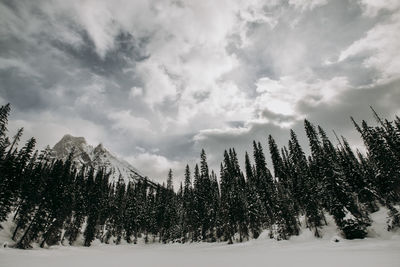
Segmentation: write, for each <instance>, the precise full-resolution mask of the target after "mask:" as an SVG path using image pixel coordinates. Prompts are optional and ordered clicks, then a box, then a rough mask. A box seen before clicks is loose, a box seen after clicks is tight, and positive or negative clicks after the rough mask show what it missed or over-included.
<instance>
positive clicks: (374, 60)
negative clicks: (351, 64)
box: [339, 13, 400, 84]
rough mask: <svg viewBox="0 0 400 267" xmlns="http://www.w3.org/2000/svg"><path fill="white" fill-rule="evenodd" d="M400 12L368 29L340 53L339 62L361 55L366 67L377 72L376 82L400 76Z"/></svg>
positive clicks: (383, 81)
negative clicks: (363, 35) (361, 36)
mask: <svg viewBox="0 0 400 267" xmlns="http://www.w3.org/2000/svg"><path fill="white" fill-rule="evenodd" d="M399 51H400V13H398V14H395V15H393V16H392V17H391V18H390V19H389V20H388V21H386V22H384V23H380V24H378V25H376V26H374V27H373V28H372V29H371V30H369V31H368V32H367V34H366V36H365V37H363V38H361V39H360V40H357V41H355V42H354V43H352V44H351V45H350V46H349V47H347V48H346V49H345V50H343V51H342V52H341V53H340V56H339V62H341V61H344V60H346V59H349V58H352V57H356V56H361V57H363V58H365V59H364V61H363V65H364V67H366V68H374V69H376V70H377V71H378V72H379V74H380V75H379V78H378V80H377V81H376V82H377V83H378V84H381V83H387V82H390V81H393V80H395V79H398V78H400V54H399Z"/></svg>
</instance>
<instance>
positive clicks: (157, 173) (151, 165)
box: [127, 152, 183, 186]
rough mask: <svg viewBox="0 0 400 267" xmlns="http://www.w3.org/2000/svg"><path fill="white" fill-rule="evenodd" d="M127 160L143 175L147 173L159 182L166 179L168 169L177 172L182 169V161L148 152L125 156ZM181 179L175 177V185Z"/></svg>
mask: <svg viewBox="0 0 400 267" xmlns="http://www.w3.org/2000/svg"><path fill="white" fill-rule="evenodd" d="M127 160H128V162H130V163H131V164H132V165H133V166H135V168H137V169H138V170H142V171H143V172H144V174H145V175H148V176H149V177H151V178H152V179H153V180H155V181H157V182H160V183H162V182H165V181H166V180H167V175H168V171H169V169H173V170H174V171H176V172H178V173H180V172H182V170H183V167H182V166H183V163H181V162H178V161H174V160H169V159H167V158H166V157H164V156H161V155H158V154H154V153H150V152H144V153H140V154H138V155H135V156H130V157H128V158H127ZM182 180H183V179H182V177H176V179H175V183H176V184H175V186H176V185H178V184H179V182H180V181H182Z"/></svg>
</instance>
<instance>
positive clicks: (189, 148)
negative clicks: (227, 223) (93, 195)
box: [0, 0, 400, 181]
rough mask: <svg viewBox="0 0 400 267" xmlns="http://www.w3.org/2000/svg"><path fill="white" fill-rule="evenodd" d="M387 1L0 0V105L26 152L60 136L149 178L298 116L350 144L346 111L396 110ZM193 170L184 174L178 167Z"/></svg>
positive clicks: (282, 141) (240, 144)
mask: <svg viewBox="0 0 400 267" xmlns="http://www.w3.org/2000/svg"><path fill="white" fill-rule="evenodd" d="M399 51H400V1H398V0H352V1H351V0H349V1H346V0H285V1H283V0H268V1H260V0H218V1H215V0H202V1H195V0H192V1H190V0H187V1H183V0H143V1H142V0H129V1H128V0H118V1H117V0H113V1H101V0H81V1H73V0H72V1H62V0H60V1H41V0H35V1H31V0H18V1H11V0H0V104H2V105H3V104H5V103H11V106H12V112H11V116H10V123H9V130H10V134H13V133H15V131H16V130H17V129H18V128H19V127H24V129H25V131H24V136H25V138H29V137H31V136H34V137H36V139H37V142H38V148H39V149H41V148H43V147H45V146H46V145H50V146H53V145H54V144H55V143H56V142H57V141H58V140H60V139H61V138H62V136H63V135H64V134H67V133H68V134H72V135H74V136H83V137H85V138H86V140H87V142H88V143H89V144H93V145H97V144H98V143H100V142H101V143H103V145H104V146H105V147H106V148H108V149H109V150H110V151H112V152H113V153H114V154H116V155H118V156H120V157H121V158H123V159H125V160H127V161H128V162H130V163H131V164H132V165H133V166H135V167H136V168H137V169H139V170H141V172H142V173H144V174H146V175H148V176H149V177H150V178H152V179H154V180H156V181H163V180H165V179H166V176H167V172H168V169H169V168H172V169H173V170H174V172H175V176H176V179H177V181H180V180H182V173H183V169H184V167H185V165H186V164H187V163H189V164H190V165H191V167H193V164H194V163H195V162H198V160H199V155H200V151H201V149H202V148H204V149H205V151H206V153H207V156H208V161H209V164H210V167H211V168H212V169H214V170H215V171H216V172H217V173H219V164H220V162H221V161H222V156H223V151H224V149H227V148H230V147H235V148H236V151H237V152H238V155H239V160H240V162H241V163H243V162H244V152H245V151H248V152H249V153H252V141H253V140H257V141H260V142H261V143H262V145H263V146H264V148H265V153H266V154H267V155H269V154H268V151H267V149H266V148H267V137H268V135H269V134H271V135H272V136H273V137H274V138H275V139H276V141H277V143H278V145H279V146H283V145H286V144H287V140H288V137H289V129H291V128H292V129H294V130H295V131H296V133H297V134H298V136H299V139H300V140H301V143H302V144H303V146H304V148H305V147H306V146H307V144H308V143H307V140H306V138H305V134H304V130H303V121H304V119H305V118H307V119H308V120H310V121H312V122H313V123H315V124H319V125H321V126H322V127H323V128H324V129H325V130H326V131H327V132H328V133H329V134H330V136H332V132H331V131H332V130H335V131H336V133H338V135H344V136H345V137H347V138H348V139H349V140H350V142H351V144H352V145H353V147H354V148H357V147H360V148H361V149H362V142H361V141H360V138H359V135H358V133H357V132H356V131H355V129H354V127H353V125H352V123H351V121H350V119H349V118H350V116H353V117H354V118H355V119H356V120H357V121H361V120H362V119H365V120H368V121H370V122H373V118H372V113H371V110H370V108H369V106H373V107H374V109H375V110H376V111H377V112H378V113H379V114H381V115H382V116H384V117H388V118H389V119H393V118H394V116H395V114H397V115H399V114H400V112H399V111H400V105H399V103H400V53H399ZM192 169H193V168H192Z"/></svg>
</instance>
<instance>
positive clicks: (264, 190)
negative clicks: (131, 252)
mask: <svg viewBox="0 0 400 267" xmlns="http://www.w3.org/2000/svg"><path fill="white" fill-rule="evenodd" d="M9 113H10V105H9V104H7V105H5V106H2V107H0V222H4V221H6V220H9V221H12V222H13V225H14V227H13V228H12V237H11V238H12V239H13V240H14V241H15V247H18V248H29V247H31V246H32V244H34V243H35V244H39V245H40V246H41V247H45V246H51V245H55V244H70V245H73V244H77V243H79V242H81V244H83V245H85V246H90V244H91V243H92V242H93V241H94V240H95V239H98V240H100V241H101V242H105V243H116V244H119V243H120V242H121V241H122V240H125V241H126V242H128V243H136V242H137V241H138V238H143V239H144V241H145V242H163V243H167V242H182V243H185V242H196V241H205V242H216V241H224V242H228V243H233V242H242V241H244V240H248V239H250V238H257V237H258V236H259V235H260V234H261V232H262V231H264V230H266V229H267V230H269V235H270V237H271V238H275V239H277V240H283V239H289V238H290V236H293V235H298V234H299V232H300V226H301V225H300V218H301V217H304V218H305V223H306V226H307V228H309V229H310V230H311V231H313V233H314V234H315V236H316V237H321V235H322V232H321V228H322V227H323V226H324V225H325V224H327V222H326V219H325V216H326V214H330V215H332V217H333V218H334V220H335V223H336V225H337V227H338V229H340V231H341V232H342V234H343V236H344V237H345V238H348V239H354V238H364V237H365V236H366V235H367V227H368V226H369V225H370V224H371V219H370V216H369V214H370V213H371V212H374V211H377V210H378V209H379V205H383V206H385V207H387V208H388V210H389V214H388V217H389V221H388V230H393V229H395V228H397V227H399V226H400V213H399V211H398V210H397V209H396V207H395V205H396V204H398V203H399V201H400V118H399V117H397V116H396V119H395V120H394V121H388V120H387V119H381V118H380V117H379V116H378V115H377V114H376V113H375V112H374V115H375V118H376V120H377V122H378V125H377V126H369V125H368V124H367V122H365V121H362V122H361V124H358V123H357V122H355V120H354V119H352V121H353V123H354V126H355V128H356V130H357V131H358V132H359V133H360V135H361V138H362V140H363V141H364V144H365V147H366V151H367V153H366V154H362V153H360V152H359V151H357V152H354V151H353V150H352V149H351V147H350V145H349V143H348V142H347V140H346V139H345V138H344V137H341V138H338V137H337V145H334V144H333V143H332V142H331V141H330V140H329V138H328V136H327V134H326V132H325V131H324V129H323V128H322V127H320V126H314V125H313V124H312V123H310V122H309V121H307V120H305V121H304V128H305V132H306V134H307V137H308V141H309V147H310V150H311V154H310V155H309V156H306V154H305V153H304V150H303V148H302V147H301V145H300V143H299V141H298V138H297V135H296V133H295V132H294V131H293V130H290V140H289V141H288V145H287V146H284V147H282V148H279V147H278V146H277V144H276V142H275V140H274V138H273V137H272V136H271V135H270V136H268V138H267V139H268V141H267V145H268V148H269V153H270V156H271V160H272V165H273V172H271V170H270V169H269V168H268V166H267V162H266V157H265V154H264V148H263V146H262V144H261V143H260V142H256V141H253V151H252V155H249V154H248V153H247V152H246V154H245V162H244V170H242V169H241V167H240V164H239V160H238V156H237V153H236V151H235V149H234V148H231V149H228V150H225V151H224V155H223V162H222V163H221V166H220V172H219V179H218V178H217V174H216V173H215V172H214V171H213V170H211V171H210V170H209V167H208V164H207V157H206V153H205V151H204V150H202V151H201V155H200V162H199V164H196V165H195V166H194V168H193V170H191V169H190V167H189V166H188V165H187V166H186V169H185V177H184V183H183V184H182V183H181V186H180V188H179V189H178V190H176V191H174V189H173V173H172V170H170V171H169V173H168V178H167V183H166V185H165V184H163V185H157V186H156V187H155V186H153V185H149V184H148V183H147V182H146V180H144V181H139V182H136V183H133V182H130V183H128V184H125V183H124V182H123V180H122V179H120V180H119V181H118V182H116V183H113V184H110V183H109V182H108V177H109V175H110V173H109V172H107V171H106V170H105V169H98V170H95V169H93V168H91V167H90V166H83V167H81V168H77V167H76V166H75V165H74V161H73V157H74V152H72V153H71V154H70V156H69V157H68V159H67V160H65V161H62V160H57V159H54V158H52V157H51V155H50V152H49V150H48V149H45V150H43V151H41V152H39V151H37V150H35V139H34V138H31V139H29V140H28V141H27V142H26V144H25V145H24V146H22V147H21V148H18V142H19V140H20V138H21V136H22V132H23V130H22V129H20V130H19V131H18V132H17V133H16V135H15V136H13V137H12V138H10V137H8V135H7V125H8V116H9ZM0 227H1V224H0ZM0 230H1V228H0ZM79 240H80V241H79Z"/></svg>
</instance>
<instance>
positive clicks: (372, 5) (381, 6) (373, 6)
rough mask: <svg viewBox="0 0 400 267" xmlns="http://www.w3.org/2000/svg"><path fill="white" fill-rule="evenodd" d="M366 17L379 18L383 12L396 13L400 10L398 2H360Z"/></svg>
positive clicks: (367, 0)
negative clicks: (379, 14)
mask: <svg viewBox="0 0 400 267" xmlns="http://www.w3.org/2000/svg"><path fill="white" fill-rule="evenodd" d="M360 3H361V6H362V7H363V9H364V14H365V15H366V16H371V17H374V16H377V15H378V13H379V12H380V11H381V10H387V11H394V10H397V9H399V8H400V2H399V1H397V0H360Z"/></svg>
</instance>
